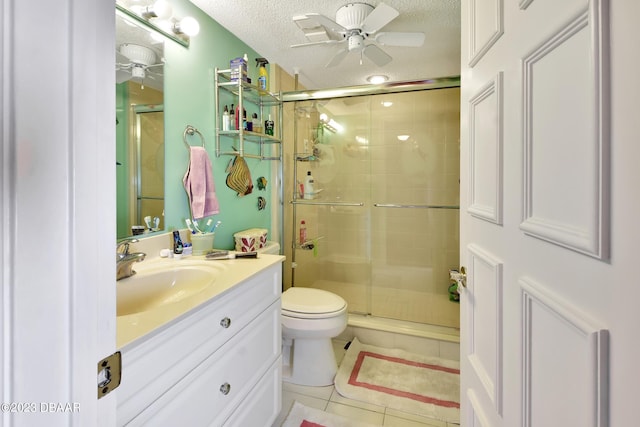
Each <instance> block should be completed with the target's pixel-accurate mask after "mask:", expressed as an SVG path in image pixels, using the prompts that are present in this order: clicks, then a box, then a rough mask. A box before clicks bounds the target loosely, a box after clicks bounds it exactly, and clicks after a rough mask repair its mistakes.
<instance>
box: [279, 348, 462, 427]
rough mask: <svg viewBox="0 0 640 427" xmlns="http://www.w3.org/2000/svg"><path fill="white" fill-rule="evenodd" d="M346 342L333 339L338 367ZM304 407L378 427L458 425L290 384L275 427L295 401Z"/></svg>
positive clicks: (327, 389)
mask: <svg viewBox="0 0 640 427" xmlns="http://www.w3.org/2000/svg"><path fill="white" fill-rule="evenodd" d="M346 343H347V342H346V341H341V340H333V346H334V350H335V354H336V359H337V361H338V365H339V364H340V362H341V361H342V357H343V356H344V353H345V350H344V346H345V345H346ZM294 400H297V401H298V402H300V403H302V404H303V405H306V406H309V407H312V408H317V409H322V410H323V411H326V412H330V413H333V414H337V415H341V416H343V417H346V418H352V419H355V420H359V421H364V422H368V423H371V424H374V425H375V424H377V425H380V426H384V427H424V426H429V427H454V426H455V427H457V426H458V424H452V423H446V422H444V421H440V420H434V419H431V418H426V417H421V416H418V415H413V414H409V413H405V412H400V411H397V410H395V409H390V408H385V407H384V406H378V405H372V404H369V403H363V402H359V401H357V400H351V399H346V398H344V397H342V396H340V394H338V392H337V391H336V390H335V387H333V386H327V387H306V386H299V385H295V384H290V383H287V382H283V383H282V412H281V413H280V416H279V417H278V419H276V421H275V422H274V423H273V426H272V427H280V425H281V424H282V422H283V421H284V419H285V418H286V417H287V414H288V413H289V409H290V408H291V405H293V401H294Z"/></svg>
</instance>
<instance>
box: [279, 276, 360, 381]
mask: <svg viewBox="0 0 640 427" xmlns="http://www.w3.org/2000/svg"><path fill="white" fill-rule="evenodd" d="M280 318H281V321H282V365H283V369H282V380H283V381H286V382H290V383H293V384H299V385H306V386H327V385H332V384H333V379H334V377H335V375H336V372H337V370H338V365H337V363H336V358H335V355H334V353H333V345H332V343H331V339H332V338H334V337H337V336H338V335H340V334H341V333H342V332H343V331H344V330H345V328H346V327H347V303H346V301H345V300H344V299H342V298H341V297H340V296H338V295H336V294H334V293H331V292H328V291H324V290H322V289H314V288H304V287H292V288H289V289H287V290H286V291H285V292H283V293H282V311H281V315H280Z"/></svg>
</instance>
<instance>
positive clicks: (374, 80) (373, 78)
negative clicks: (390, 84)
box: [367, 75, 389, 85]
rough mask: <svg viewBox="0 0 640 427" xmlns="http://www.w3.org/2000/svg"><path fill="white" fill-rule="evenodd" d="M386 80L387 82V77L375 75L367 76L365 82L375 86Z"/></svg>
mask: <svg viewBox="0 0 640 427" xmlns="http://www.w3.org/2000/svg"><path fill="white" fill-rule="evenodd" d="M387 80H389V77H387V76H382V75H377V76H369V77H367V81H368V82H369V83H371V84H374V85H377V84H380V83H384V82H386V81H387Z"/></svg>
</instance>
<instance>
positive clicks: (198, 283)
mask: <svg viewBox="0 0 640 427" xmlns="http://www.w3.org/2000/svg"><path fill="white" fill-rule="evenodd" d="M136 270H137V271H138V273H137V274H135V275H133V276H131V277H127V278H126V279H122V280H119V281H117V282H116V289H117V290H116V293H117V303H116V307H117V309H116V310H117V315H118V316H126V315H129V314H135V313H141V312H145V311H149V310H153V309H155V308H158V307H161V306H166V305H168V304H175V303H178V302H180V301H183V300H185V299H187V298H190V297H191V296H194V295H196V294H198V293H200V292H202V291H204V290H205V289H207V288H208V287H210V286H212V285H213V284H214V283H215V281H216V279H217V277H218V276H219V275H220V272H221V271H222V269H221V268H216V267H214V266H213V265H212V266H203V265H179V266H178V265H175V262H174V263H168V265H163V266H156V267H154V268H148V269H143V268H139V269H138V268H136Z"/></svg>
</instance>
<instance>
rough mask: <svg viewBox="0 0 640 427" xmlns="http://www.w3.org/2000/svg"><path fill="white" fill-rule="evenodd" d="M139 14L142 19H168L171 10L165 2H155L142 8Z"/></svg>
mask: <svg viewBox="0 0 640 427" xmlns="http://www.w3.org/2000/svg"><path fill="white" fill-rule="evenodd" d="M139 13H140V16H142V17H143V18H144V19H151V18H158V19H169V18H170V17H171V14H172V13H173V9H172V8H171V5H170V4H169V2H168V1H167V0H157V1H156V2H155V3H153V4H150V5H148V6H142V7H141V9H140V12H139Z"/></svg>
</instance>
